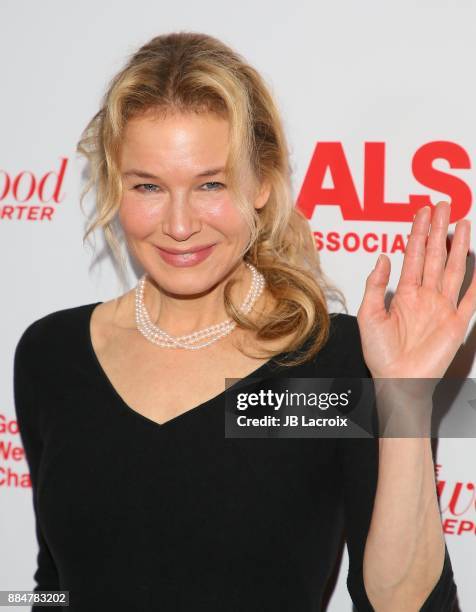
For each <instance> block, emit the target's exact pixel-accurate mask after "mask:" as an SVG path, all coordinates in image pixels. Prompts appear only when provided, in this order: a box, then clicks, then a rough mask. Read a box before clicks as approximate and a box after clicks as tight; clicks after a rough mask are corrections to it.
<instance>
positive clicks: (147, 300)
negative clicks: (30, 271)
mask: <svg viewBox="0 0 476 612" xmlns="http://www.w3.org/2000/svg"><path fill="white" fill-rule="evenodd" d="M78 150H79V151H80V152H81V153H83V154H85V155H86V156H87V158H88V160H89V162H90V167H91V172H92V175H91V178H92V180H91V182H90V184H89V185H88V186H87V187H86V190H87V189H89V187H91V186H93V185H94V186H95V188H96V193H97V214H96V216H95V219H94V220H93V222H92V224H91V225H90V226H89V228H88V231H87V232H86V236H87V235H88V234H89V233H90V232H91V231H93V230H94V229H96V228H102V230H103V231H104V232H105V236H106V238H107V240H108V242H109V244H110V246H111V249H112V251H113V253H114V254H115V255H116V256H117V258H118V261H119V262H120V263H121V264H123V263H124V260H123V254H122V253H121V251H120V244H119V239H118V235H117V232H116V229H117V227H116V228H115V226H114V224H115V223H116V222H117V221H118V222H119V224H118V225H119V227H120V229H121V231H122V232H123V234H124V237H125V240H126V244H127V249H128V251H129V254H130V255H131V257H132V258H133V259H134V260H135V264H136V265H137V266H138V267H139V268H140V269H141V274H140V275H139V280H138V282H137V285H136V286H135V287H133V288H132V289H131V290H129V291H126V292H125V293H124V294H123V295H120V296H118V297H117V298H116V299H113V300H110V301H107V302H97V303H93V304H85V305H80V306H77V307H74V308H68V309H63V310H59V311H56V312H53V313H51V314H48V315H47V316H43V317H42V318H40V319H38V320H36V321H34V322H33V323H32V324H31V325H30V326H29V327H28V328H27V329H26V330H25V332H24V333H23V335H22V337H21V339H20V341H19V343H18V346H17V349H16V353H15V405H16V411H17V417H18V421H19V424H20V431H21V435H22V439H23V443H24V447H25V450H26V456H27V459H28V463H29V468H30V473H31V478H32V486H33V503H34V510H35V515H36V529H37V537H38V544H39V553H38V567H37V570H36V572H35V576H34V578H35V580H36V583H37V584H36V587H35V588H36V590H68V591H69V597H70V603H69V610H71V612H73V611H75V612H76V611H78V612H91V611H93V610H128V611H134V610H137V611H141V612H142V611H146V610H160V611H161V612H169V611H170V612H172V611H174V612H175V611H180V612H182V611H183V612H185V611H187V612H189V611H191V610H193V611H194V612H195V611H198V610H200V611H201V610H203V611H205V610H206V611H207V612H212V611H216V612H225V611H226V612H265V611H268V610H269V611H271V610H272V611H273V612H275V611H276V610H283V611H284V610H285V611H289V612H311V611H313V612H317V611H318V610H321V608H322V605H323V601H324V600H325V594H326V587H327V582H328V578H329V576H330V574H331V572H332V569H333V567H334V565H335V562H336V557H337V555H338V551H339V543H340V539H341V535H342V534H343V533H345V535H346V539H347V546H348V551H349V563H350V565H349V574H348V580H347V584H348V589H349V593H350V596H351V598H352V600H353V602H354V604H355V605H356V607H357V609H358V610H359V612H360V611H367V610H377V611H380V610H381V611H387V610H392V611H393V610H405V611H412V610H420V609H421V610H432V611H433V610H434V611H435V612H436V611H438V612H442V611H444V610H451V609H452V607H453V605H454V602H455V601H456V586H455V583H454V581H453V574H452V568H451V562H450V558H449V556H448V552H447V550H446V547H445V542H444V538H443V534H442V528H441V522H440V515H439V510H438V501H437V496H436V487H435V480H434V470H433V460H432V455H431V447H430V438H429V437H400V438H398V437H382V438H380V439H376V438H371V439H364V438H355V439H350V438H347V439H339V437H333V438H326V439H323V438H320V439H309V438H308V439H299V438H297V439H275V440H269V439H267V440H266V439H245V438H239V439H238V438H226V437H225V435H224V427H223V415H224V411H223V408H224V398H225V390H224V387H225V379H226V378H240V379H244V380H245V381H246V380H247V379H248V378H252V377H258V376H259V377H261V378H262V379H264V380H266V379H269V380H271V379H272V378H274V377H297V378H300V377H316V378H317V377H373V378H374V379H376V380H377V379H386V378H388V379H398V378H418V379H419V378H439V377H441V376H442V375H443V374H444V372H445V371H446V369H447V367H448V365H449V364H450V362H451V361H452V359H453V357H454V355H455V353H456V351H457V349H458V347H459V346H460V345H461V343H462V342H463V339H464V337H465V333H466V330H467V328H468V325H469V322H470V319H471V316H472V315H473V314H474V311H475V307H476V282H475V281H474V280H473V282H472V284H471V286H470V287H469V289H468V290H467V292H466V293H465V295H464V297H463V298H462V299H461V301H460V303H459V305H458V302H457V300H458V296H459V290H460V287H461V284H462V280H463V275H464V267H465V262H466V255H467V252H468V249H469V223H468V222H467V221H460V222H459V223H458V224H457V226H456V233H455V237H454V240H453V246H452V249H451V254H450V255H449V257H448V261H447V262H446V265H445V258H446V250H445V239H446V235H447V229H448V220H449V206H448V205H447V204H445V203H441V204H439V205H438V206H436V207H435V208H434V210H433V212H432V217H431V230H430V231H429V228H430V212H431V211H430V210H429V208H428V207H427V208H426V209H422V210H420V211H419V212H418V214H417V215H416V218H415V220H414V223H413V226H412V232H411V237H410V240H409V245H408V248H407V251H406V255H405V259H404V264H403V268H402V272H401V278H400V282H399V286H398V289H397V292H396V294H395V296H394V297H393V300H392V303H391V306H390V309H389V311H388V312H387V311H386V310H385V306H384V293H385V288H386V285H387V283H388V279H389V273H390V262H389V259H388V258H387V257H383V258H382V259H381V261H379V263H378V264H377V266H376V267H375V269H374V270H373V271H372V272H371V273H370V274H369V276H368V280H367V283H366V287H365V294H364V299H363V302H362V305H361V307H360V309H359V313H358V315H357V317H355V316H351V315H349V314H346V313H329V312H328V309H327V298H328V297H329V296H331V295H334V296H335V295H339V294H338V293H336V291H335V290H334V293H333V288H332V285H331V284H330V283H329V282H328V281H327V280H326V278H325V277H324V275H323V273H322V271H321V269H320V265H319V259H318V254H317V253H316V250H315V246H314V242H313V237H312V232H311V230H310V227H309V223H308V221H307V220H306V219H305V218H304V217H303V216H302V215H301V214H300V213H299V212H298V210H296V208H295V207H294V204H293V198H292V194H291V181H290V167H289V160H288V150H287V147H286V141H285V135H284V133H283V128H282V124H281V119H280V116H279V114H278V111H277V108H276V105H275V102H274V101H273V98H272V95H271V94H270V92H269V90H268V89H267V87H266V85H265V84H264V82H263V79H262V78H261V77H260V75H259V74H258V73H257V72H256V71H255V70H254V69H253V68H252V67H250V66H249V65H248V64H247V63H246V62H245V61H244V59H243V58H242V57H240V56H239V55H238V54H237V53H236V52H234V51H233V50H231V49H230V48H228V47H227V46H226V45H225V44H223V43H222V42H220V41H219V40H217V39H215V38H213V37H211V36H207V35H204V34H200V33H192V32H179V33H170V34H166V35H162V36H158V37H156V38H154V39H152V40H151V41H150V42H149V43H147V44H146V45H145V46H143V47H142V48H141V49H139V50H138V51H137V52H136V53H135V54H134V55H133V56H132V57H131V58H130V59H129V61H128V63H127V65H126V66H125V67H124V69H123V70H122V71H121V72H120V73H119V74H117V76H116V77H115V78H114V79H113V80H112V81H111V83H110V84H109V87H108V89H107V92H106V94H105V96H104V100H103V104H102V107H101V109H100V110H99V112H98V113H97V114H96V116H95V117H93V118H92V120H91V122H90V123H89V125H88V126H87V128H86V129H85V131H84V134H83V135H82V138H81V140H80V143H79V147H78ZM428 232H429V234H428ZM401 399H402V398H401V397H400V400H401ZM407 403H408V402H407Z"/></svg>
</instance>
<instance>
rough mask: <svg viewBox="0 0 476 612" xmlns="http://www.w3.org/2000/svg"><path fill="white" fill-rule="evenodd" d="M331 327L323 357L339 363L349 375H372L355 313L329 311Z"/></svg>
mask: <svg viewBox="0 0 476 612" xmlns="http://www.w3.org/2000/svg"><path fill="white" fill-rule="evenodd" d="M329 316H330V328H329V336H328V339H327V342H326V344H325V345H324V347H323V349H322V354H323V357H324V356H325V359H326V360H330V361H333V362H336V363H338V364H339V366H340V367H342V369H344V370H345V371H346V372H347V373H348V374H347V375H349V376H356V377H370V371H369V370H368V368H367V365H366V363H365V360H364V355H363V351H362V341H361V337H360V330H359V324H358V322H357V317H356V316H355V315H350V314H347V313H341V312H339V313H336V312H332V313H329Z"/></svg>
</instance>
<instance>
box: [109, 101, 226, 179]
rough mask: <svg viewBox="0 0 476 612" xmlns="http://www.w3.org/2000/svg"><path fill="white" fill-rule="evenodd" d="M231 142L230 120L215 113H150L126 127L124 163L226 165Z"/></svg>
mask: <svg viewBox="0 0 476 612" xmlns="http://www.w3.org/2000/svg"><path fill="white" fill-rule="evenodd" d="M228 145H229V124H228V121H227V120H226V119H224V118H222V117H219V116H218V115H216V114H214V113H209V112H208V113H200V114H197V113H192V112H191V113H186V114H184V113H173V114H172V113H168V114H167V115H165V116H158V115H157V114H152V113H147V114H145V115H141V116H140V117H135V118H133V119H130V120H129V121H128V122H127V124H126V126H125V128H124V132H123V138H122V143H121V167H122V169H123V170H124V169H126V168H125V166H126V165H127V164H129V163H132V162H134V165H137V164H138V163H139V164H144V165H145V166H146V169H149V170H151V169H154V168H153V166H160V168H161V169H168V168H177V167H181V168H182V169H187V168H190V169H193V170H195V169H196V168H197V167H198V166H202V165H207V164H210V163H211V164H223V165H224V164H225V162H226V158H227V154H228ZM151 166H152V168H151Z"/></svg>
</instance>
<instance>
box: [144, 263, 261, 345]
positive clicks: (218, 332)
mask: <svg viewBox="0 0 476 612" xmlns="http://www.w3.org/2000/svg"><path fill="white" fill-rule="evenodd" d="M244 263H245V265H246V266H247V267H248V268H249V269H250V271H251V275H252V279H251V287H250V290H249V291H248V295H247V296H246V298H245V299H244V301H243V303H242V305H241V307H240V310H241V311H242V312H243V313H244V314H248V313H249V311H250V310H251V308H252V307H253V305H254V304H255V302H256V300H257V299H258V297H259V296H260V295H261V293H262V291H263V289H264V286H265V280H264V276H263V275H262V274H261V272H258V270H257V269H256V268H255V267H254V266H253V265H251V264H250V263H248V262H246V261H245V262H244ZM146 277H147V274H144V275H143V276H142V278H141V279H140V280H139V282H138V283H137V286H136V290H135V316H136V325H137V329H138V330H139V331H140V332H141V334H142V335H143V336H145V338H147V340H149V341H150V342H153V343H154V344H157V345H158V346H162V347H166V348H177V347H181V348H185V349H191V350H196V349H200V348H203V347H205V346H209V345H210V344H212V343H213V342H216V341H217V340H219V339H220V338H223V336H226V335H227V334H229V333H230V332H231V331H232V330H233V329H234V328H235V327H236V321H233V320H232V319H226V321H223V322H222V323H217V324H216V325H210V326H209V327H205V328H204V329H201V330H199V331H196V332H193V333H192V334H186V335H184V336H171V335H170V334H168V333H167V332H166V331H164V330H163V329H161V328H160V327H159V326H158V325H155V324H154V323H153V322H152V321H151V319H150V317H149V313H148V312H147V309H146V307H145V304H144V288H145V281H146ZM205 339H207V341H206V342H204V343H202V344H197V342H199V341H201V340H205Z"/></svg>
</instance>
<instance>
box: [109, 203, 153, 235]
mask: <svg viewBox="0 0 476 612" xmlns="http://www.w3.org/2000/svg"><path fill="white" fill-rule="evenodd" d="M159 214H160V213H159V207H158V206H154V204H153V203H151V202H145V201H143V200H141V199H139V198H136V197H134V196H129V195H125V196H124V197H123V198H122V201H121V206H120V207H119V221H120V223H121V225H122V227H123V229H124V231H125V232H126V234H132V235H135V236H141V235H144V234H148V233H150V232H151V231H153V230H154V229H155V228H156V226H157V222H158V220H159Z"/></svg>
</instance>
